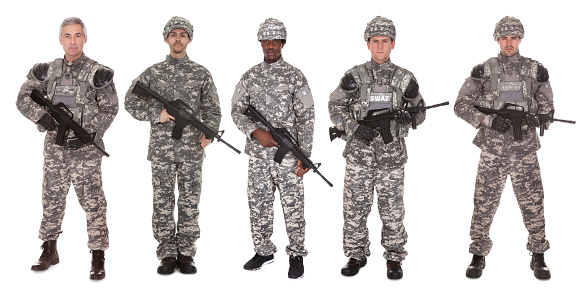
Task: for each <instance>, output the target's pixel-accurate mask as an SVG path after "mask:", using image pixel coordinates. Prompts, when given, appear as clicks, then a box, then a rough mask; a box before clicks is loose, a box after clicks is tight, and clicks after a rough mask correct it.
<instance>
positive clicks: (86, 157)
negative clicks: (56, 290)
mask: <svg viewBox="0 0 584 296" xmlns="http://www.w3.org/2000/svg"><path fill="white" fill-rule="evenodd" d="M59 41H60V42H61V45H62V46H63V50H64V51H65V57H64V58H59V59H56V60H54V61H52V62H49V63H41V64H36V65H35V66H34V67H33V68H32V69H31V70H30V72H29V74H28V76H27V80H26V82H25V83H24V84H23V85H22V87H21V89H20V92H19V93H18V99H17V101H16V106H17V107H18V110H19V111H20V112H21V113H22V115H24V116H25V117H26V118H28V119H29V120H31V121H32V122H34V123H35V124H36V125H37V128H38V130H39V131H41V132H45V131H46V137H45V148H44V156H45V160H44V169H43V173H44V177H43V193H42V199H43V219H42V222H41V227H40V231H39V238H40V239H41V240H42V241H43V245H42V249H43V252H42V254H41V257H40V259H39V260H38V262H37V263H36V264H34V265H33V266H32V270H35V271H39V270H46V269H48V268H49V267H50V266H51V265H54V264H57V263H59V253H58V252H57V239H58V238H59V235H60V234H61V232H62V230H61V224H62V222H63V216H64V215H65V201H66V197H67V193H68V191H69V187H70V186H71V183H72V184H73V188H74V189H75V192H76V193H77V198H78V200H79V203H80V204H81V207H82V208H83V210H84V211H85V212H86V216H87V234H88V236H89V241H88V243H87V246H88V247H89V249H90V250H91V253H92V263H91V271H90V276H89V277H90V279H94V280H100V279H103V278H104V277H105V268H104V260H105V258H104V251H105V250H106V249H107V248H108V246H109V236H108V234H109V232H108V228H107V223H106V211H107V203H106V199H105V196H104V193H103V189H102V178H101V158H102V156H103V154H102V153H101V152H100V151H99V150H98V149H97V148H96V147H95V146H93V145H89V143H88V142H86V141H85V140H83V139H82V138H80V137H78V135H76V134H75V133H74V132H73V131H72V130H68V131H67V133H66V134H65V136H66V139H65V141H64V143H63V145H62V146H61V145H58V144H57V143H56V138H57V129H58V128H59V126H58V124H57V122H56V121H55V119H54V118H53V117H52V116H51V115H50V114H49V113H48V112H47V110H46V109H44V108H43V107H41V106H40V105H38V104H37V103H36V102H34V101H33V100H32V99H31V92H32V91H33V90H34V89H36V90H38V91H41V92H43V93H46V95H47V98H48V99H49V100H50V101H51V102H52V103H53V104H54V105H57V104H60V105H64V106H66V107H67V109H69V110H70V113H71V116H72V118H73V120H75V121H76V122H77V123H78V124H79V125H81V127H83V128H84V129H85V130H86V131H87V132H89V133H92V134H93V133H95V137H94V142H95V143H96V144H97V145H98V146H99V147H103V140H102V138H103V135H104V133H105V131H106V130H107V129H108V127H109V126H110V125H111V123H112V121H113V120H114V117H115V116H116V114H117V113H118V96H117V94H116V89H115V87H114V83H113V76H114V72H113V70H112V69H110V68H108V67H105V66H103V65H100V64H98V63H97V62H96V61H94V60H92V59H90V58H88V57H87V56H85V54H84V53H83V46H84V44H85V42H86V41H87V30H86V28H85V25H84V24H83V22H82V21H81V20H80V19H79V18H76V17H71V18H67V19H65V20H64V21H63V23H62V24H61V28H60V31H59ZM61 103H62V104H61Z"/></svg>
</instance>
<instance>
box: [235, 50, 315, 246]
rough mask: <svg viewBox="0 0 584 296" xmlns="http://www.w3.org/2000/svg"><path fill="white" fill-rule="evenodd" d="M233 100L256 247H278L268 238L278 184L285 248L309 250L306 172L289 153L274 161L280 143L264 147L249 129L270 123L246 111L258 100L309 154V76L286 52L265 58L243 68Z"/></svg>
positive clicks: (260, 107) (265, 113)
mask: <svg viewBox="0 0 584 296" xmlns="http://www.w3.org/2000/svg"><path fill="white" fill-rule="evenodd" d="M231 103H232V105H231V117H232V118H233V122H234V123H235V125H236V126H237V128H239V130H241V131H242V132H243V133H244V134H245V135H246V136H247V141H246V145H245V153H246V154H248V155H249V156H250V164H249V169H248V199H249V206H250V220H251V228H252V229H251V230H252V238H253V241H254V245H255V249H256V251H257V252H258V253H259V254H260V255H262V256H266V255H270V254H272V253H273V252H275V251H276V248H275V246H274V245H273V244H272V242H271V241H270V240H269V238H270V235H271V234H272V227H273V223H272V221H273V220H272V218H271V217H272V216H273V214H270V213H272V212H273V201H274V192H275V190H276V188H277V189H278V191H279V192H280V198H281V200H282V207H283V209H284V218H285V221H286V231H287V232H288V237H289V239H290V245H289V246H288V247H287V248H286V252H287V254H288V255H292V256H305V255H306V254H307V252H306V250H304V224H305V222H304V193H303V192H304V190H303V188H304V187H303V183H302V178H300V177H298V176H296V175H295V174H294V171H295V170H296V167H297V161H298V160H297V159H296V158H295V157H294V156H293V155H292V154H291V153H289V154H287V155H286V157H284V160H283V161H282V163H281V164H278V163H276V162H274V161H273V159H274V155H275V153H276V150H277V147H271V148H264V147H262V146H261V145H260V144H259V142H258V141H257V139H255V138H254V137H253V136H252V135H251V133H252V132H253V131H254V130H255V129H257V128H262V129H264V130H267V128H266V127H265V126H262V125H260V124H258V123H254V122H253V121H251V119H249V117H247V116H246V115H244V114H243V112H244V110H245V109H246V108H247V106H248V105H252V106H254V107H255V108H256V109H257V111H258V112H259V113H260V114H262V115H263V116H264V117H265V118H266V119H267V120H268V122H270V123H271V124H272V125H273V126H274V127H276V128H279V127H281V128H286V129H287V130H288V131H289V132H290V134H292V136H293V137H295V138H296V139H297V141H298V145H299V148H300V149H301V150H302V152H304V153H305V154H306V155H307V156H310V153H311V151H312V135H313V133H314V102H313V99H312V93H311V92H310V88H309V86H308V82H307V80H306V78H305V77H304V75H303V74H302V72H300V70H298V69H296V68H295V67H293V66H291V65H290V64H288V63H286V62H285V61H284V60H283V59H282V58H281V59H280V60H278V61H277V62H275V63H272V64H268V63H266V62H262V63H260V64H258V65H256V66H254V67H252V68H251V69H250V70H248V71H247V72H246V73H245V74H243V76H242V77H241V80H240V81H239V83H238V84H237V86H236V87H235V92H234V94H233V100H232V102H231ZM260 180H262V181H261V182H260ZM260 213H262V214H261V215H260ZM270 252H271V253H270Z"/></svg>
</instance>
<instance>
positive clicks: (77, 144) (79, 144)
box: [66, 135, 87, 150]
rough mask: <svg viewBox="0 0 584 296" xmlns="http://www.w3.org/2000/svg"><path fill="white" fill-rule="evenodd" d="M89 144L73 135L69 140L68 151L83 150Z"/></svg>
mask: <svg viewBox="0 0 584 296" xmlns="http://www.w3.org/2000/svg"><path fill="white" fill-rule="evenodd" d="M85 144H87V143H86V142H85V141H83V139H81V138H78V137H77V136H76V135H73V137H71V138H67V145H66V148H67V150H77V149H81V148H83V146H85Z"/></svg>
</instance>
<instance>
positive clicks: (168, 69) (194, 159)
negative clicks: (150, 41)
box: [125, 55, 221, 259]
mask: <svg viewBox="0 0 584 296" xmlns="http://www.w3.org/2000/svg"><path fill="white" fill-rule="evenodd" d="M137 81H141V82H142V83H144V84H145V85H147V86H148V87H150V88H151V89H152V90H154V91H155V92H157V93H159V94H160V95H161V96H163V97H164V98H165V99H167V100H168V101H169V102H172V101H174V100H179V99H180V100H182V101H183V102H184V103H186V104H187V105H188V106H189V108H191V109H192V110H191V112H192V113H191V114H193V115H194V116H195V118H197V119H198V120H200V121H202V122H203V123H204V124H206V125H207V126H209V127H210V128H212V129H214V130H217V129H218V128H219V123H220V121H221V109H220V106H219V97H218V96H217V90H216V88H215V84H214V83H213V78H212V77H211V74H210V73H209V71H208V70H207V69H206V68H205V67H203V66H201V65H199V64H197V63H195V62H193V61H191V60H190V59H189V58H188V56H186V57H184V58H181V59H176V58H173V57H171V56H170V55H169V56H167V57H166V61H164V62H161V63H157V64H154V65H152V66H151V67H149V68H148V69H146V70H145V71H144V72H143V73H142V74H141V75H140V76H139V77H138V78H136V79H135V80H134V82H133V83H132V85H131V86H130V88H129V89H128V92H127V93H126V101H125V108H126V110H127V111H128V113H130V115H132V117H134V118H136V119H138V120H142V121H149V122H150V128H151V129H150V145H149V149H148V160H150V161H151V162H152V186H153V191H154V206H153V209H154V214H153V215H152V229H153V232H154V237H155V238H156V240H157V241H158V243H159V246H158V249H157V256H158V259H163V258H165V257H176V256H177V249H178V250H180V252H181V254H183V255H185V256H194V255H195V252H196V246H195V242H196V240H197V239H198V237H199V225H198V213H199V211H198V203H199V197H200V194H201V169H202V162H203V158H204V149H203V148H202V147H201V142H200V140H201V138H202V136H203V133H202V132H201V131H199V130H197V129H196V128H194V127H193V126H190V125H188V126H186V127H185V129H184V130H183V135H182V137H181V139H180V140H176V139H173V138H171V135H172V129H173V128H174V122H173V121H170V122H166V123H160V112H161V111H162V109H163V105H162V103H160V102H158V101H156V100H154V99H152V98H148V99H145V98H142V97H140V96H137V95H135V94H133V93H132V90H133V89H134V85H135V84H136V82H137ZM175 178H177V179H178V190H179V198H178V209H179V210H178V211H179V212H178V223H177V227H176V229H175V222H174V215H173V209H174V206H175V196H174V187H175V181H174V180H175Z"/></svg>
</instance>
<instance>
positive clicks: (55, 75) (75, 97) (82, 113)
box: [47, 58, 99, 128]
mask: <svg viewBox="0 0 584 296" xmlns="http://www.w3.org/2000/svg"><path fill="white" fill-rule="evenodd" d="M98 67H99V65H98V64H97V62H96V61H94V60H92V59H89V58H88V59H87V60H86V61H85V62H84V63H83V65H82V66H81V69H80V70H79V72H78V73H77V75H76V76H73V75H72V73H71V72H70V70H69V68H70V67H69V66H67V64H66V62H65V61H64V60H63V59H56V60H54V61H53V62H52V63H50V65H49V69H48V71H47V79H48V84H47V96H48V98H49V99H50V100H51V102H53V104H54V105H57V104H58V103H61V102H62V103H63V104H65V105H66V106H67V108H69V110H70V111H71V113H73V118H74V120H75V121H77V123H79V124H80V125H81V126H82V127H84V128H85V127H86V124H87V123H88V122H90V121H91V120H92V119H93V118H94V117H95V115H96V114H97V113H98V111H99V109H98V106H97V102H96V101H95V99H88V98H87V95H86V94H87V91H88V89H87V88H88V87H92V86H93V85H92V81H93V75H94V74H95V71H96V70H97V68H98Z"/></svg>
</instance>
